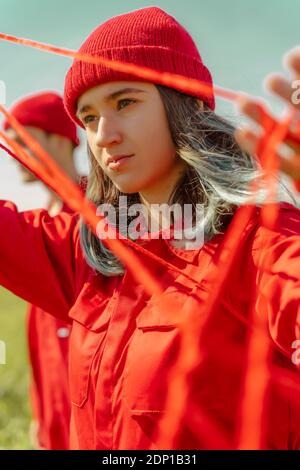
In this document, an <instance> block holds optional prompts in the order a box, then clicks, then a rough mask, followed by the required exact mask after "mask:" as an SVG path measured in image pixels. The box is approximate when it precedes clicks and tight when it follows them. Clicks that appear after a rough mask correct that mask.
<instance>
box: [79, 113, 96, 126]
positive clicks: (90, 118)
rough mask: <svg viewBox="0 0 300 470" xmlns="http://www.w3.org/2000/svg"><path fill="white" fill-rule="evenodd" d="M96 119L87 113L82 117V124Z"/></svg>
mask: <svg viewBox="0 0 300 470" xmlns="http://www.w3.org/2000/svg"><path fill="white" fill-rule="evenodd" d="M95 119H97V116H93V115H92V114H89V115H88V116H84V118H83V119H82V122H83V124H89V123H90V122H93V121H95Z"/></svg>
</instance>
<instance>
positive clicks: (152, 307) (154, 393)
mask: <svg viewBox="0 0 300 470" xmlns="http://www.w3.org/2000/svg"><path fill="white" fill-rule="evenodd" d="M192 298H193V291H192V292H185V291H178V290H168V291H166V292H165V293H164V294H163V295H161V296H158V297H157V298H153V299H151V300H150V301H149V302H148V304H147V306H146V307H145V308H144V309H143V311H142V312H141V314H140V315H139V317H138V318H137V320H136V326H137V328H136V331H135V332H134V334H133V336H132V339H131V342H130V344H129V347H128V355H127V361H126V368H125V371H124V389H123V390H124V393H123V399H124V402H125V404H126V406H127V407H128V408H129V409H130V412H131V414H132V415H135V416H138V415H149V416H155V415H160V414H161V413H162V412H164V410H165V399H166V392H167V388H168V383H169V373H170V370H171V369H172V366H173V364H174V363H175V361H176V358H177V355H178V350H179V344H180V328H179V327H180V325H181V324H182V322H183V321H185V320H187V319H188V318H189V317H191V318H192V316H193V314H194V310H191V309H190V308H189V302H191V301H192Z"/></svg>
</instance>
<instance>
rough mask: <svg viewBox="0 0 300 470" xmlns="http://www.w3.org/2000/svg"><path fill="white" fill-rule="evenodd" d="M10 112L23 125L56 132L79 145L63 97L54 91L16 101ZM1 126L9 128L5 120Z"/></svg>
mask: <svg viewBox="0 0 300 470" xmlns="http://www.w3.org/2000/svg"><path fill="white" fill-rule="evenodd" d="M10 112H11V114H12V115H13V116H14V117H15V118H16V119H17V120H18V121H19V122H20V124H22V125H23V126H32V127H37V128H38V129H42V130H43V131H46V132H49V133H51V134H58V135H61V136H63V137H66V138H67V139H69V140H71V141H72V142H73V143H74V145H75V146H77V145H79V139H78V137H77V130H76V126H75V124H74V123H73V122H72V121H71V119H70V118H69V116H68V114H67V113H66V110H65V108H64V104H63V99H62V97H61V96H60V95H58V94H57V93H54V92H41V93H36V94H34V95H31V96H27V97H26V98H23V99H22V100H20V101H18V102H17V103H16V104H15V105H14V106H13V107H12V109H11V111H10ZM3 127H4V129H5V130H7V129H9V128H10V127H11V125H10V124H9V122H8V121H7V120H5V121H4V124H3Z"/></svg>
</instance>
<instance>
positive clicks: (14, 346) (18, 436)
mask: <svg viewBox="0 0 300 470" xmlns="http://www.w3.org/2000/svg"><path fill="white" fill-rule="evenodd" d="M25 312H26V304H25V302H23V301H22V300H20V299H18V298H17V297H15V296H14V295H12V294H11V293H9V292H7V291H6V290H4V289H3V288H2V287H0V340H1V341H4V342H5V346H6V364H0V449H1V450H2V449H29V448H30V444H29V440H28V427H29V422H30V408H29V400H28V377H29V364H28V356H27V345H26V336H25Z"/></svg>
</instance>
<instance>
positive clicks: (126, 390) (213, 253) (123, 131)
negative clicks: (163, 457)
mask: <svg viewBox="0 0 300 470" xmlns="http://www.w3.org/2000/svg"><path fill="white" fill-rule="evenodd" d="M80 51H81V52H86V53H92V54H95V55H97V54H99V55H101V56H104V57H108V58H111V59H114V60H121V61H122V60H123V61H127V62H132V63H136V64H138V65H143V66H148V67H152V68H155V69H157V70H160V71H165V72H172V73H177V74H181V75H184V76H186V77H193V78H198V79H200V80H202V81H204V82H206V83H208V84H211V76H210V73H209V71H208V70H207V68H206V67H205V65H204V64H203V62H202V60H201V57H200V55H199V52H198V50H197V48H196V46H195V44H194V42H193V40H192V38H191V37H190V36H189V34H188V33H187V32H186V31H185V29H184V28H183V27H182V26H181V25H180V24H179V23H178V22H177V21H176V20H175V19H174V18H172V17H171V16H170V15H168V14H167V13H165V12H164V11H162V10H161V9H159V8H156V7H150V8H145V9H142V10H137V11H134V12H132V13H129V14H125V15H121V16H118V17H115V18H112V19H111V20H109V21H107V22H106V23H104V24H103V25H101V26H99V27H98V28H97V29H96V30H95V31H94V32H93V33H92V34H91V35H90V36H89V37H88V38H87V40H86V41H85V43H84V44H83V46H82V47H81V49H80ZM65 106H66V108H67V110H68V112H69V114H70V115H71V116H72V118H73V119H74V120H75V121H76V122H78V123H79V124H80V125H81V126H82V127H84V128H85V129H86V133H87V140H88V145H89V153H90V160H91V172H90V176H89V182H88V197H89V198H90V199H91V200H92V201H93V202H94V203H95V204H96V205H100V204H102V203H111V204H112V205H113V206H115V207H116V208H117V210H118V202H119V196H124V195H126V196H127V199H128V204H129V206H130V205H131V204H133V203H136V202H139V203H143V204H144V205H145V206H146V208H148V210H149V213H150V212H151V205H152V204H161V203H167V204H173V203H178V204H180V205H182V206H183V205H184V204H192V206H193V207H194V208H195V207H197V204H200V205H201V207H202V208H203V217H202V219H201V221H200V224H199V225H200V226H201V229H203V231H204V242H205V243H204V244H200V246H198V247H195V246H193V249H190V250H189V249H187V246H186V244H185V240H182V243H181V246H179V247H178V244H176V246H175V244H174V242H173V241H172V240H168V239H165V238H163V237H161V238H154V239H151V238H150V237H149V239H148V240H147V239H143V240H139V239H138V240H137V242H136V243H142V244H143V246H144V247H145V248H146V249H148V250H149V251H151V252H152V253H154V254H156V255H158V256H160V257H161V258H162V259H163V260H166V261H168V262H169V263H172V264H173V265H174V266H176V267H177V268H179V269H180V270H181V273H182V274H178V273H176V272H174V271H172V270H169V269H167V268H165V267H164V266H162V265H161V264H159V263H157V262H155V261H152V260H151V259H145V260H144V261H145V264H146V265H147V267H148V269H149V270H150V271H151V273H152V274H153V275H155V276H156V277H157V279H159V281H160V284H161V286H162V289H163V293H162V294H161V295H153V296H149V294H148V293H147V290H146V289H145V286H143V285H142V284H141V283H138V282H137V281H136V280H135V279H134V278H133V276H132V275H131V273H130V272H129V271H128V270H127V269H126V267H124V266H122V265H121V263H120V262H119V261H118V260H117V259H116V258H115V256H114V255H113V254H112V253H111V252H110V251H109V250H108V249H107V248H105V247H104V245H103V243H101V240H99V238H97V237H96V236H94V235H93V233H92V232H91V230H90V228H89V227H87V226H86V225H85V224H84V222H81V223H80V221H79V220H78V218H77V217H76V216H70V215H67V214H61V215H58V216H57V217H55V218H52V219H51V218H50V217H49V216H48V214H47V212H45V211H34V212H32V211H30V212H25V213H22V214H20V213H18V212H17V210H16V208H15V207H14V206H13V204H11V203H9V202H2V203H1V206H0V229H1V243H0V260H1V261H0V266H1V269H0V282H1V283H2V284H3V285H4V286H5V287H7V288H9V289H11V290H13V291H14V292H15V293H17V294H18V295H20V296H22V297H24V298H25V299H27V300H29V301H31V302H34V303H35V304H36V305H39V306H41V307H42V308H44V309H46V310H47V311H48V312H50V313H52V314H53V315H56V316H57V317H59V318H61V319H63V320H69V321H72V325H73V326H72V333H71V338H70V390H71V401H72V418H71V448H80V449H155V448H157V446H158V445H159V443H158V441H157V431H158V427H159V423H160V420H161V418H162V416H163V415H164V411H165V406H166V403H165V402H166V392H167V388H168V383H169V382H168V372H169V371H170V368H171V367H172V365H173V364H174V362H175V360H176V358H177V353H178V346H179V326H180V324H181V323H182V322H184V321H187V320H189V321H191V322H193V319H194V320H195V319H196V318H197V316H198V313H199V311H200V310H198V309H195V304H194V303H193V302H191V303H190V302H189V301H190V299H191V298H192V296H193V298H197V299H198V304H197V305H199V309H200V308H201V307H203V305H204V304H205V302H206V300H207V299H208V296H209V294H210V292H212V289H213V286H212V285H211V283H210V279H211V274H212V273H214V272H215V271H216V269H218V264H217V263H218V255H219V253H220V250H221V242H222V240H223V237H224V233H226V229H227V227H228V224H229V223H230V220H231V219H232V216H233V215H234V213H235V210H236V209H237V207H239V206H240V205H242V204H244V203H246V202H247V201H248V199H249V196H250V191H249V189H248V188H249V184H251V182H253V181H254V180H255V179H256V178H257V177H258V176H259V174H260V170H259V168H258V164H257V163H256V161H255V159H254V158H252V157H251V156H250V155H248V154H246V153H244V152H242V151H241V150H240V148H239V147H238V145H237V144H236V143H235V140H234V138H233V132H234V129H233V127H232V126H231V125H230V124H228V123H227V122H226V121H224V120H223V119H221V118H220V117H218V116H217V115H216V114H215V113H214V111H213V109H214V99H213V97H210V98H207V97H205V96H202V95H200V94H199V96H187V95H186V94H184V93H182V90H181V89H180V88H177V87H174V89H171V88H165V87H163V86H161V85H160V84H159V83H155V84H154V83H149V82H145V81H142V80H137V79H136V77H133V76H130V75H125V74H124V73H119V72H117V71H113V70H110V69H109V68H106V67H104V66H102V65H91V64H87V63H83V62H80V61H78V60H75V61H74V63H73V65H72V67H71V68H70V70H69V72H68V75H67V77H66V82H65ZM261 197H263V191H262V196H261ZM259 212H260V209H259V205H258V207H257V210H256V213H255V215H254V216H253V217H252V219H251V221H250V222H249V224H248V226H247V227H246V229H245V230H244V232H243V234H242V243H241V246H240V248H239V253H237V256H236V262H235V265H234V269H233V270H231V273H230V278H229V279H228V282H227V283H226V289H224V291H223V292H222V296H221V297H220V299H219V304H218V306H217V307H216V311H215V312H214V319H215V320H214V321H213V322H212V324H211V327H210V334H209V335H207V336H206V337H205V338H203V343H204V344H203V348H204V349H203V350H205V351H206V357H207V360H205V361H204V363H202V365H201V367H200V368H199V370H198V371H197V376H196V377H194V378H193V388H192V390H193V400H194V401H195V402H196V403H197V404H198V405H199V407H200V409H201V410H204V412H205V414H206V416H207V417H208V418H209V419H210V420H211V421H212V422H213V423H214V425H216V426H217V428H218V429H219V430H220V432H221V433H222V434H223V435H224V436H226V439H227V440H228V442H230V445H232V447H234V445H235V432H236V424H237V422H236V421H237V406H238V399H239V394H240V388H241V386H242V379H243V362H244V360H245V356H246V337H247V329H246V328H245V325H244V323H243V322H241V321H240V319H239V318H238V317H237V316H236V313H237V312H238V314H239V315H240V316H243V317H244V318H245V319H246V320H247V318H248V316H249V312H250V310H251V308H252V307H253V305H252V304H253V296H252V292H251V291H252V289H253V288H254V286H257V285H258V296H257V299H256V304H255V308H256V311H257V314H258V315H263V316H264V317H266V318H267V321H268V325H269V332H268V334H269V337H270V338H271V340H272V341H273V344H274V347H273V356H272V360H273V361H278V360H279V359H280V361H281V363H284V364H285V366H286V367H287V368H289V367H291V366H290V364H291V361H290V356H291V353H292V352H293V350H292V342H293V341H294V340H295V339H297V338H299V331H298V330H297V320H298V321H299V302H298V298H299V286H300V276H299V269H298V265H299V255H300V243H299V232H300V217H299V212H298V211H297V210H296V209H295V208H294V207H293V206H292V205H291V204H288V203H284V204H282V205H281V211H280V217H279V223H278V228H277V229H276V230H274V231H271V230H267V229H265V228H263V227H262V226H261V225H260V223H259ZM131 218H132V217H131ZM131 218H130V215H128V220H127V224H128V225H129V224H130V221H131ZM194 220H197V219H196V217H194ZM266 241H267V242H268V243H269V242H270V245H271V247H272V249H271V251H272V253H273V256H274V264H273V265H272V272H263V273H260V272H259V270H258V264H259V255H260V248H261V247H262V246H263V245H264V244H265V243H266ZM185 274H188V275H190V276H192V277H193V278H194V279H196V280H197V281H198V282H199V284H200V285H195V283H193V282H192V281H189V280H188V279H187V278H186V277H185ZM270 286H272V289H271V292H272V295H271V296H269V295H266V294H268V292H269V291H270V290H269V289H270ZM49 293H51V295H49ZM170 302H172V307H173V308H172V309H168V308H165V306H166V305H170ZM189 305H191V308H189ZM183 307H184V308H183ZM197 334H198V332H197V331H195V335H197ZM219 344H222V351H220V353H219V354H216V351H217V349H218V345H219ZM237 357H238V358H239V359H240V360H236V359H237ZM278 358H279V359H278ZM271 398H272V399H271V400H270V403H271V406H270V409H269V410H268V412H267V415H268V422H267V424H268V425H267V427H266V433H265V435H266V444H265V446H266V447H267V448H278V449H280V448H300V441H299V429H298V427H297V419H299V414H298V418H297V415H296V412H298V413H299V409H298V411H297V408H295V405H294V403H290V402H289V400H287V399H282V398H281V396H280V394H279V393H278V391H277V390H276V389H274V390H273V393H272V394H271ZM292 407H293V408H292ZM294 408H295V409H294ZM291 410H292V412H291ZM187 411H188V410H187ZM298 422H299V421H298ZM278 426H279V427H280V429H278ZM200 428H201V426H200V427H199V432H197V431H195V429H194V430H193V432H192V431H191V430H190V429H189V427H188V426H185V427H184V426H183V427H182V433H181V435H180V439H179V440H178V442H177V444H176V447H178V448H188V447H191V448H205V447H207V446H206V444H205V440H203V439H202V437H203V430H202V429H200ZM210 446H212V447H213V445H212V444H211V443H210Z"/></svg>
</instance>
